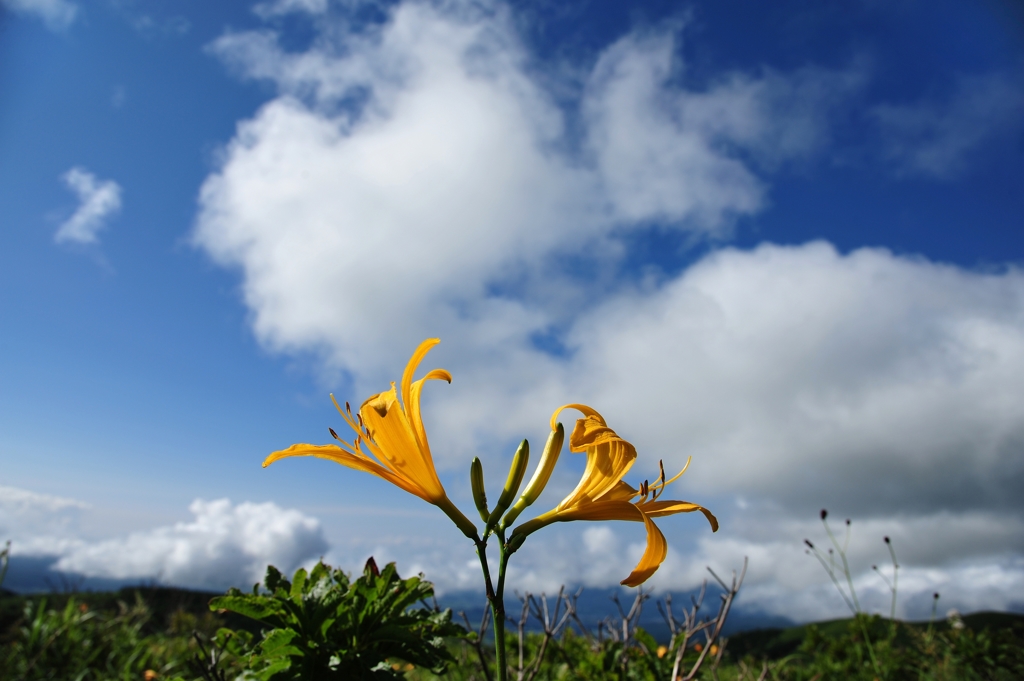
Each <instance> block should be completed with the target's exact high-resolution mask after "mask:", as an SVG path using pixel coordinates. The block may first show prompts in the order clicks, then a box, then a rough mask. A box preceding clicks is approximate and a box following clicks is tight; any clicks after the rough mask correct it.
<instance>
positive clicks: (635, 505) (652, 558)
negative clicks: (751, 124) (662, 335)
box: [510, 404, 718, 586]
mask: <svg viewBox="0 0 1024 681" xmlns="http://www.w3.org/2000/svg"><path fill="white" fill-rule="evenodd" d="M563 409H576V410H578V411H580V412H581V413H583V415H584V417H585V418H582V419H579V420H577V421H576V427H575V428H573V431H572V435H570V436H569V451H571V452H586V453H587V467H586V470H584V471H583V478H582V479H581V480H580V483H579V484H578V485H577V486H576V489H574V490H573V491H572V492H570V493H569V495H568V496H567V497H565V499H563V500H562V501H561V502H560V503H559V504H558V506H556V507H555V508H553V509H551V510H550V511H548V512H547V513H544V514H543V515H540V516H538V517H536V518H534V519H533V520H531V521H529V522H527V523H524V524H522V525H520V526H519V527H517V528H516V529H515V530H513V532H512V538H511V539H510V541H511V540H515V539H516V537H517V536H521V537H523V538H525V536H526V535H528V534H530V533H532V532H535V531H537V530H539V529H540V528H542V527H545V526H546V525H550V524H551V523H554V522H565V521H570V520H632V521H636V522H643V524H644V526H645V527H646V529H647V548H646V550H645V551H644V555H643V557H641V558H640V562H639V563H638V564H637V566H636V567H635V568H634V569H633V571H632V572H631V573H630V574H629V576H628V577H626V578H625V579H624V580H622V584H624V585H625V586H638V585H640V584H642V583H643V582H645V581H646V580H647V579H648V578H649V577H650V576H651V575H653V574H654V572H655V571H656V570H657V569H658V567H659V566H660V565H661V564H662V562H664V560H665V556H667V555H668V543H667V542H666V541H665V535H664V534H662V533H661V530H659V529H658V526H657V525H655V524H654V521H653V520H652V518H660V517H662V516H666V515H672V514H674V513H690V512H692V511H700V512H701V513H703V514H704V516H705V517H706V518H707V519H708V522H710V523H711V529H712V530H713V531H715V532H717V531H718V519H717V518H715V516H714V515H713V514H712V513H711V511H709V510H707V509H706V508H704V507H703V506H699V505H697V504H691V503H690V502H688V501H660V500H659V499H658V497H659V496H661V492H662V491H664V489H665V486H666V485H668V484H669V483H670V482H673V481H675V480H677V479H678V478H679V476H680V475H682V474H683V473H684V472H685V471H686V468H687V467H688V466H689V465H690V461H689V459H687V461H686V466H684V467H683V470H681V471H679V474H678V475H676V476H675V477H674V478H672V479H671V480H666V479H665V469H664V468H662V469H661V475H660V476H659V478H658V480H657V481H656V482H655V483H654V484H653V485H649V484H648V483H647V482H646V481H644V483H643V484H642V485H640V489H639V490H637V489H634V488H633V487H630V486H629V485H628V484H626V483H625V482H623V481H622V478H623V476H625V474H626V473H627V472H628V471H629V469H630V468H631V467H632V466H633V462H634V461H636V449H635V448H634V447H633V445H631V444H630V443H628V442H626V441H625V440H623V439H622V438H621V437H619V436H618V435H617V434H616V433H615V431H614V430H612V429H611V428H609V427H608V424H607V423H606V422H605V420H604V418H603V417H602V416H601V415H600V414H599V413H597V411H595V410H594V409H592V408H590V407H588V406H586V405H585V404H567V405H565V406H562V407H559V408H558V409H556V410H555V413H554V414H552V416H551V428H552V430H554V429H555V427H556V420H557V418H558V414H559V413H561V411H562V410H563ZM634 499H636V501H633V500H634ZM519 541H520V542H521V540H519ZM517 543H518V542H517Z"/></svg>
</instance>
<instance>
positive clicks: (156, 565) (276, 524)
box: [53, 499, 327, 589]
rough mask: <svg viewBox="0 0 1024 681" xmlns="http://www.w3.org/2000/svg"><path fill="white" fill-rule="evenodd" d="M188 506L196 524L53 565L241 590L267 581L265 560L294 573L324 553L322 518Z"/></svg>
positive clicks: (104, 544)
mask: <svg viewBox="0 0 1024 681" xmlns="http://www.w3.org/2000/svg"><path fill="white" fill-rule="evenodd" d="M189 511H191V512H192V514H193V515H194V516H195V519H194V520H193V521H191V522H182V523H177V524H175V525H173V526H170V527H158V528H156V529H153V530H150V531H146V532H136V533H133V534H131V535H129V536H127V537H123V538H117V539H110V540H106V541H100V542H95V543H85V542H82V543H79V544H78V545H76V546H73V547H70V548H69V549H66V550H65V551H64V552H63V555H61V557H60V559H59V560H58V561H57V562H56V563H55V564H54V566H53V569H55V570H62V571H66V572H74V573H78V574H82V575H86V576H89V577H109V578H115V579H156V580H159V581H160V582H161V583H165V584H174V585H181V586H189V587H194V588H210V589H223V588H225V587H227V586H238V587H243V588H244V587H246V586H249V585H251V584H254V583H256V582H257V581H261V580H262V578H263V576H264V574H265V571H266V567H267V564H272V565H275V566H276V567H278V568H279V569H281V570H282V571H285V572H289V571H291V570H294V569H295V568H296V567H298V566H299V565H300V564H301V563H303V562H305V561H308V560H310V559H315V558H317V557H318V556H320V555H323V554H324V553H325V552H326V550H327V544H326V542H325V540H324V537H323V531H322V529H321V527H320V523H319V521H318V520H316V519H315V518H312V517H310V516H307V515H304V514H303V513H301V512H299V511H297V510H294V509H282V508H280V507H278V506H277V505H275V504H273V503H263V504H255V503H250V502H246V503H241V504H238V505H237V506H233V505H232V504H231V502H229V501H228V500H227V499H219V500H216V501H203V500H201V499H197V500H196V501H194V502H192V504H191V505H190V506H189Z"/></svg>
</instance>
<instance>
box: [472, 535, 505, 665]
mask: <svg viewBox="0 0 1024 681" xmlns="http://www.w3.org/2000/svg"><path fill="white" fill-rule="evenodd" d="M503 535H504V533H502V536H500V537H499V538H500V539H501V540H502V542H501V548H499V549H498V551H499V555H500V562H499V567H498V591H497V593H495V590H494V583H493V582H492V581H491V570H490V567H489V566H488V564H487V540H486V539H480V538H479V537H474V539H473V541H474V542H476V554H477V556H479V557H480V568H481V569H482V570H483V573H484V586H485V588H486V590H487V602H488V604H490V606H491V619H492V620H493V624H494V656H495V658H496V660H495V662H496V664H497V667H498V677H497V681H506V679H507V678H508V665H507V664H506V663H505V601H504V591H505V564H506V563H507V562H508V559H507V558H506V557H505V542H504V536H503ZM485 671H486V670H485Z"/></svg>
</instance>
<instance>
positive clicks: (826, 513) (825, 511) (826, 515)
mask: <svg viewBox="0 0 1024 681" xmlns="http://www.w3.org/2000/svg"><path fill="white" fill-rule="evenodd" d="M827 517H828V511H827V510H826V509H824V508H823V509H821V519H822V520H824V519H825V518H827Z"/></svg>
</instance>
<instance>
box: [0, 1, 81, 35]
mask: <svg viewBox="0 0 1024 681" xmlns="http://www.w3.org/2000/svg"><path fill="white" fill-rule="evenodd" d="M0 5H3V6H4V7H6V8H7V9H9V10H11V11H12V12H18V13H20V14H34V15H36V16H37V17H39V18H40V19H42V20H43V21H44V22H45V23H46V26H47V28H49V29H50V30H51V31H63V30H66V29H67V28H68V27H69V26H71V24H72V23H73V22H74V20H75V16H77V14H78V5H76V4H75V3H73V2H68V0H0Z"/></svg>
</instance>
